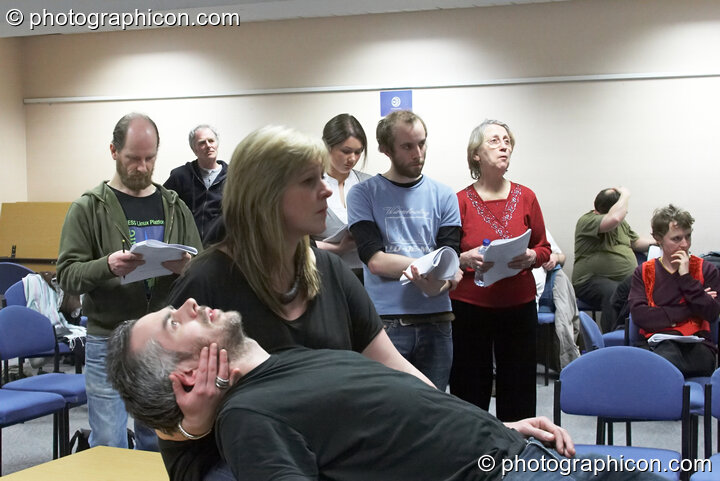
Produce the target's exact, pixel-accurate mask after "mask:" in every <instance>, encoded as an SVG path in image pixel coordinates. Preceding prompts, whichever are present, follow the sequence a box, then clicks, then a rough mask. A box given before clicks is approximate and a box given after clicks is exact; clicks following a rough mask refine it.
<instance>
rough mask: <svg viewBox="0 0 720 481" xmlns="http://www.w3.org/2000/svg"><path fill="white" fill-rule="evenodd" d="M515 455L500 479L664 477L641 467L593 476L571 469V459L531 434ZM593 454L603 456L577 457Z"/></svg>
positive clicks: (634, 480) (645, 480)
mask: <svg viewBox="0 0 720 481" xmlns="http://www.w3.org/2000/svg"><path fill="white" fill-rule="evenodd" d="M517 458H518V460H519V461H518V462H517V463H516V464H515V469H513V470H511V471H508V472H507V474H505V477H504V478H503V481H564V480H575V481H591V480H593V481H661V480H663V479H665V478H662V477H660V476H658V475H657V474H653V473H649V472H647V473H646V472H641V471H601V472H598V473H597V476H595V475H594V473H593V472H592V471H590V470H583V469H582V468H578V469H571V468H572V467H573V464H572V463H571V461H573V460H572V459H568V458H565V457H563V456H560V455H559V454H558V453H557V452H556V451H554V450H552V449H548V448H546V447H545V446H543V445H542V444H541V443H540V442H538V441H536V440H535V439H532V438H530V439H529V440H528V444H527V446H526V447H525V449H523V450H522V452H521V453H520V454H519V455H518V456H517ZM593 458H596V459H598V460H599V461H602V460H604V459H606V458H603V457H601V456H593V455H590V456H583V457H582V458H581V459H593ZM510 462H511V459H510V458H507V459H505V460H503V463H504V464H503V467H505V468H509V467H510ZM505 463H507V464H505ZM578 465H579V464H578ZM600 465H602V463H600ZM537 466H548V467H549V469H546V470H544V471H539V470H537V469H534V468H536V467H537ZM550 469H553V471H550Z"/></svg>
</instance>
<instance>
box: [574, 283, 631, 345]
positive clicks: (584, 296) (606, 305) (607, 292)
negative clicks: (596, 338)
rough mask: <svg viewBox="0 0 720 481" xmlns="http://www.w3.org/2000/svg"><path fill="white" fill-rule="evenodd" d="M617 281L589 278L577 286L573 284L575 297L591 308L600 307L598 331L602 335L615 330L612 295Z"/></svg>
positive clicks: (615, 315) (615, 314) (615, 316)
mask: <svg viewBox="0 0 720 481" xmlns="http://www.w3.org/2000/svg"><path fill="white" fill-rule="evenodd" d="M618 284H620V283H619V282H618V281H614V280H612V279H608V278H607V277H591V278H590V279H588V281H587V282H584V283H582V284H580V285H578V286H576V285H574V284H573V289H575V295H576V296H577V298H578V299H581V300H583V301H585V302H587V303H588V304H590V305H591V306H600V307H601V309H602V314H601V316H600V323H599V325H600V330H602V332H603V333H606V332H610V331H612V330H613V329H614V328H615V322H616V320H617V319H616V318H617V313H616V312H615V308H614V307H613V304H612V295H613V294H614V293H615V289H617V286H618Z"/></svg>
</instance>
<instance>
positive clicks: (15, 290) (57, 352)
mask: <svg viewBox="0 0 720 481" xmlns="http://www.w3.org/2000/svg"><path fill="white" fill-rule="evenodd" d="M5 301H6V302H7V305H8V306H23V307H24V306H27V298H26V297H25V287H24V286H23V281H22V280H19V281H18V282H16V283H14V284H13V285H12V286H10V287H9V288H8V290H7V291H5ZM43 317H45V316H43ZM45 319H47V317H45ZM47 322H51V321H50V319H47ZM67 354H72V351H71V350H70V346H68V345H67V344H66V343H64V342H57V338H56V339H55V347H54V348H53V349H52V350H51V351H47V352H38V353H35V354H33V355H32V356H25V357H28V358H30V357H52V358H53V372H60V357H61V356H65V355H67ZM21 364H22V363H21ZM75 372H76V373H78V374H80V373H81V372H82V365H81V364H80V363H77V364H76V365H75Z"/></svg>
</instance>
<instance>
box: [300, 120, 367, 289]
mask: <svg viewBox="0 0 720 481" xmlns="http://www.w3.org/2000/svg"><path fill="white" fill-rule="evenodd" d="M323 141H324V142H325V145H326V146H327V148H328V150H329V151H330V163H329V165H328V168H327V177H325V182H326V183H327V185H328V186H329V187H330V190H332V195H331V196H330V198H329V199H328V201H327V202H328V209H327V217H326V221H325V230H324V231H323V232H322V233H321V234H320V235H313V236H312V238H313V239H314V240H315V242H316V243H317V246H318V247H319V248H320V249H324V250H326V251H330V252H334V253H335V254H337V255H339V256H340V257H341V258H342V260H344V261H345V262H346V263H347V265H348V266H349V267H350V268H351V269H352V270H353V272H354V273H355V275H356V276H358V278H359V279H360V280H362V275H363V270H362V262H361V261H360V257H358V253H357V247H356V246H355V241H354V240H353V238H352V235H350V232H349V231H348V229H347V205H346V203H345V199H346V198H347V193H348V191H349V190H350V188H351V187H352V186H353V185H355V184H359V183H360V182H363V181H365V180H367V179H369V178H370V175H369V174H366V173H364V172H360V171H357V170H355V166H356V165H357V163H358V161H359V160H360V157H362V158H363V165H364V164H365V161H366V160H367V137H366V136H365V131H364V130H363V128H362V125H360V122H358V120H357V119H356V118H355V117H353V116H352V115H350V114H340V115H336V116H335V117H333V118H332V119H330V120H329V121H328V123H327V124H325V128H324V129H323Z"/></svg>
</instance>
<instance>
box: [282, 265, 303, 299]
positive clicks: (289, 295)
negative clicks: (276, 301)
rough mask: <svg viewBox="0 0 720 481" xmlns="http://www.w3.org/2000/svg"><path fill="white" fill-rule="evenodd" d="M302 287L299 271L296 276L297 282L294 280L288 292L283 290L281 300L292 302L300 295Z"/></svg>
mask: <svg viewBox="0 0 720 481" xmlns="http://www.w3.org/2000/svg"><path fill="white" fill-rule="evenodd" d="M299 287H300V272H299V271H298V273H297V275H296V276H295V282H293V285H292V287H291V288H290V290H289V291H287V292H281V293H280V302H281V303H282V304H290V303H291V302H292V301H293V300H294V299H295V298H296V297H297V295H298V291H299Z"/></svg>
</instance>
